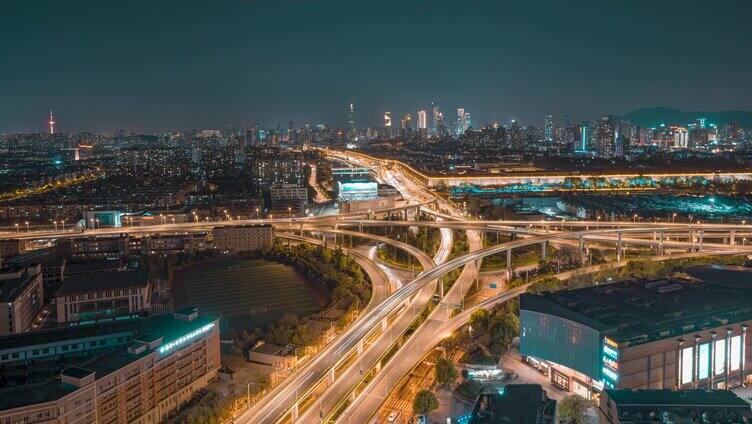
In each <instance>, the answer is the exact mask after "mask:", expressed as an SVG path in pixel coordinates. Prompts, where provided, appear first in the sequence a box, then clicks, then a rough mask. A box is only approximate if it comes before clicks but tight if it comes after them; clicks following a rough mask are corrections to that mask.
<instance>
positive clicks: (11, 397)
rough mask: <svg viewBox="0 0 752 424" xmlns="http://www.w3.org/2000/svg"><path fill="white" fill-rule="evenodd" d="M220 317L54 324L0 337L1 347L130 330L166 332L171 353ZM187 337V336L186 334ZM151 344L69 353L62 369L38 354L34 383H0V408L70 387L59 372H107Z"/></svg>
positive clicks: (134, 333)
mask: <svg viewBox="0 0 752 424" xmlns="http://www.w3.org/2000/svg"><path fill="white" fill-rule="evenodd" d="M215 322H216V318H214V317H212V316H198V317H195V318H194V319H192V320H190V321H189V320H185V319H181V318H180V317H178V316H175V315H172V314H167V315H160V316H156V317H149V318H141V319H131V320H123V321H111V322H108V323H100V324H93V325H84V326H76V327H62V328H58V329H52V330H43V331H35V332H29V333H25V334H19V335H11V336H5V337H0V346H2V349H10V348H12V346H15V347H22V346H23V347H31V346H34V345H39V344H43V343H56V342H57V343H62V342H64V341H65V340H71V341H74V340H78V339H82V338H86V337H91V336H95V335H105V334H113V335H117V334H122V333H123V332H126V333H130V338H131V339H133V338H139V339H140V338H142V337H141V336H142V335H143V336H144V337H143V338H147V339H150V340H156V339H158V338H159V337H163V338H164V339H163V341H162V344H161V346H160V347H165V348H166V349H165V351H164V352H161V351H160V353H161V354H163V355H167V354H168V353H169V352H170V351H172V350H173V349H177V348H180V347H182V346H183V344H184V343H188V342H189V341H190V336H189V335H191V334H194V335H196V336H198V335H199V334H200V333H203V331H201V330H202V329H210V328H211V327H210V326H211V325H213V323H215ZM184 337H185V338H184ZM150 353H151V352H150V351H148V350H145V351H141V352H139V353H134V352H130V351H129V350H128V349H127V348H126V347H125V346H121V347H116V348H113V349H108V350H104V351H101V352H100V353H98V354H96V355H94V356H91V355H89V356H81V357H75V356H74V357H67V358H66V363H65V368H64V369H63V371H62V373H57V372H56V368H57V366H55V367H49V366H47V364H49V363H51V362H50V361H44V360H38V361H36V362H35V363H33V364H31V365H29V371H30V372H31V374H33V375H34V376H35V379H34V380H33V382H31V383H30V384H23V385H17V386H11V387H6V388H3V389H0V411H3V410H7V409H12V408H18V407H22V406H26V405H33V404H36V403H42V402H48V401H52V400H55V399H59V398H61V397H63V396H65V395H66V394H68V393H70V392H71V390H72V389H71V388H66V387H64V386H63V385H62V383H61V381H60V375H61V374H65V375H66V376H70V377H73V378H82V377H85V376H86V375H89V374H90V373H92V372H93V373H94V375H95V378H96V379H99V378H102V377H105V376H107V375H109V374H111V373H113V372H115V371H117V370H119V369H121V368H123V367H125V366H126V365H128V364H130V363H132V362H134V361H137V360H138V359H140V358H142V357H144V356H146V355H148V354H150Z"/></svg>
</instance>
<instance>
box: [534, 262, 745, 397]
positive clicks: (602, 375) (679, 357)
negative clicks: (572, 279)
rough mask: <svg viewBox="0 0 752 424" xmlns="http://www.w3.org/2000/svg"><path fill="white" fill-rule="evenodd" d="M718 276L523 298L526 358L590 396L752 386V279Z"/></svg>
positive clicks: (700, 272)
mask: <svg viewBox="0 0 752 424" xmlns="http://www.w3.org/2000/svg"><path fill="white" fill-rule="evenodd" d="M715 271H718V270H713V269H710V270H708V269H707V268H705V267H703V268H698V269H696V270H692V271H691V275H693V278H692V279H689V280H675V279H661V280H627V281H622V282H617V283H612V284H606V285H600V286H595V287H588V288H584V289H578V290H566V291H560V292H556V293H546V294H543V295H533V294H524V295H522V296H521V298H520V353H521V355H523V358H524V359H525V361H526V362H527V363H528V364H530V365H531V366H533V367H535V368H537V369H538V370H539V371H540V372H541V373H543V374H545V375H547V376H548V377H549V378H550V380H551V382H552V383H553V384H555V385H557V386H559V387H560V388H562V389H564V390H568V391H571V392H573V393H577V394H579V395H581V396H584V397H586V398H591V399H596V398H598V397H599V396H600V393H602V391H603V390H604V389H608V388H615V389H724V388H731V387H737V386H740V385H742V384H744V383H748V382H750V381H752V380H751V379H750V372H749V368H750V366H752V357H750V350H751V349H752V346H750V341H749V338H748V337H747V330H748V327H749V324H750V322H752V279H750V277H752V273H750V272H749V271H742V270H738V271H739V273H742V272H743V274H742V275H743V277H740V276H739V275H737V276H731V277H729V275H731V274H729V273H728V272H727V273H726V274H725V275H726V276H725V277H719V276H720V275H721V274H720V273H718V272H716V273H715V275H710V274H713V273H714V272H715ZM727 271H728V270H727ZM732 271H733V270H732ZM732 273H733V272H732ZM709 275H710V277H708V276H709ZM745 278H746V279H747V280H746V283H741V284H729V281H735V279H738V280H736V281H744V279H745Z"/></svg>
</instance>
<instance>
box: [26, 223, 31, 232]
mask: <svg viewBox="0 0 752 424" xmlns="http://www.w3.org/2000/svg"><path fill="white" fill-rule="evenodd" d="M26 231H27V232H31V228H30V227H29V221H26Z"/></svg>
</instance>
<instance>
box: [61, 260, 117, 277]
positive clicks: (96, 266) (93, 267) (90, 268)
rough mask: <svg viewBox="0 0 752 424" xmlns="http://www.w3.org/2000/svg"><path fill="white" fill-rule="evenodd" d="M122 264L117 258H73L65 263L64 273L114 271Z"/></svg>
mask: <svg viewBox="0 0 752 424" xmlns="http://www.w3.org/2000/svg"><path fill="white" fill-rule="evenodd" d="M121 266H122V262H121V260H120V259H119V258H117V259H92V260H85V261H81V260H74V261H70V262H68V263H66V264H65V273H66V274H76V273H81V272H103V271H115V270H117V269H118V268H120V267H121Z"/></svg>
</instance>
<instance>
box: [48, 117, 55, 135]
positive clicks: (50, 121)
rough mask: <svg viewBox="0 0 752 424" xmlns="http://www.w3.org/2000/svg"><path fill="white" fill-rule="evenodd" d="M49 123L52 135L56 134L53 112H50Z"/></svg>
mask: <svg viewBox="0 0 752 424" xmlns="http://www.w3.org/2000/svg"><path fill="white" fill-rule="evenodd" d="M47 123H48V124H50V134H55V118H54V117H53V116H52V111H50V120H49V121H47Z"/></svg>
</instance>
